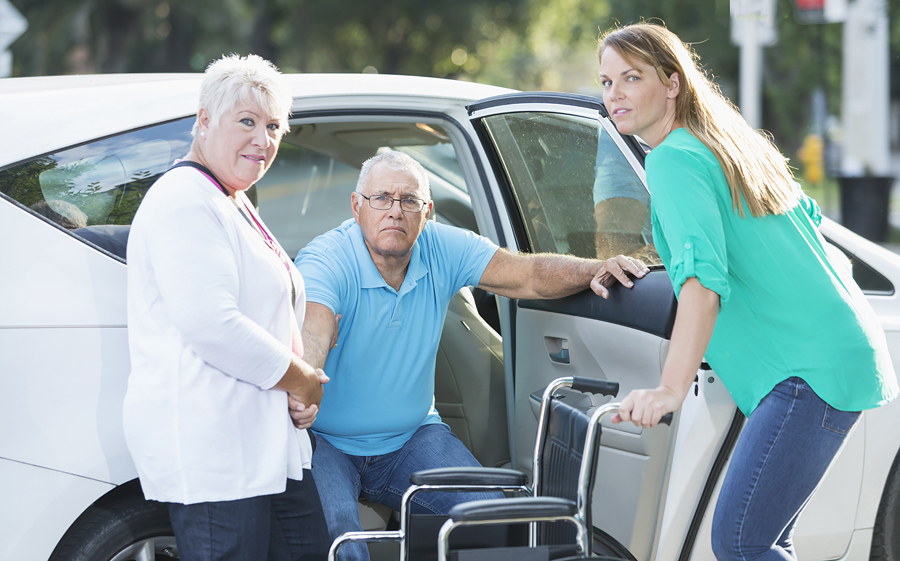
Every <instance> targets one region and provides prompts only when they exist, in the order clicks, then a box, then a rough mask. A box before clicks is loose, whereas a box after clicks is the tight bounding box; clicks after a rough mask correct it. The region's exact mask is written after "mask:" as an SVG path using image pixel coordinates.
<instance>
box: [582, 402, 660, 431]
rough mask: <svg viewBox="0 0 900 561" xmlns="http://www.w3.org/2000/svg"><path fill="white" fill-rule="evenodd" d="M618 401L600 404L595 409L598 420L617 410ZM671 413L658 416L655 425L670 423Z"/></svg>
mask: <svg viewBox="0 0 900 561" xmlns="http://www.w3.org/2000/svg"><path fill="white" fill-rule="evenodd" d="M619 405H620V404H619V403H607V404H606V405H601V406H600V408H599V409H598V410H597V413H596V415H597V416H598V420H599V419H602V418H604V417H606V416H607V415H614V414H616V413H618V412H619ZM673 416H674V415H673V414H672V413H666V414H665V415H663V416H662V417H660V418H659V423H657V425H669V426H671V425H672V419H673Z"/></svg>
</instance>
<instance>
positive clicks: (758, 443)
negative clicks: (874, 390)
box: [712, 377, 860, 561]
mask: <svg viewBox="0 0 900 561" xmlns="http://www.w3.org/2000/svg"><path fill="white" fill-rule="evenodd" d="M859 416H860V413H859V412H846V411H838V410H837V409H834V408H832V407H831V406H829V405H828V404H827V403H825V402H824V401H822V399H821V398H820V397H819V396H818V395H816V393H815V392H814V391H813V390H812V388H810V387H809V385H808V384H807V383H806V382H804V381H803V380H802V379H800V378H796V377H793V378H788V379H787V380H785V381H783V382H781V383H780V384H778V385H777V386H775V387H774V388H773V389H772V391H771V392H769V393H768V394H767V395H766V397H764V398H763V400H762V401H761V402H760V404H759V407H757V409H756V410H755V411H754V412H753V414H752V415H750V419H749V420H748V421H747V424H746V426H745V427H744V431H743V433H741V437H740V439H739V440H738V443H737V446H735V449H734V454H733V455H732V457H731V463H730V464H729V468H728V473H727V474H726V475H725V481H724V482H723V484H722V490H721V492H720V493H719V501H718V504H717V505H716V513H715V516H714V517H713V525H712V547H713V553H714V554H715V556H716V559H718V560H719V561H730V560H739V561H757V560H759V561H792V560H796V559H797V556H796V554H795V553H794V546H793V532H794V525H795V524H796V522H797V518H798V517H799V516H800V512H801V511H802V510H803V507H805V506H806V504H807V503H808V502H809V499H810V497H812V494H813V493H814V492H815V490H816V488H817V487H818V486H819V483H820V482H821V481H822V478H824V477H825V473H826V472H827V471H828V468H829V467H830V466H831V464H832V462H833V461H834V459H835V458H836V457H837V455H838V453H839V452H840V451H841V447H842V446H843V445H844V441H846V439H847V437H848V436H849V435H850V433H851V431H852V430H853V428H854V427H855V426H856V422H857V421H858V419H859Z"/></svg>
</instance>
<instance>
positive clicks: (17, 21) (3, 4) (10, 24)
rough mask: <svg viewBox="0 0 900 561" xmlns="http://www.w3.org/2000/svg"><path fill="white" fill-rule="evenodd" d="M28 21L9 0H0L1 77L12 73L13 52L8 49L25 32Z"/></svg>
mask: <svg viewBox="0 0 900 561" xmlns="http://www.w3.org/2000/svg"><path fill="white" fill-rule="evenodd" d="M26 29H28V21H27V20H26V19H25V18H24V17H22V14H20V13H19V11H18V10H16V8H15V6H13V5H12V4H10V3H9V0H0V78H6V77H7V76H9V75H10V74H12V53H11V52H8V51H7V50H6V49H8V48H9V46H10V45H12V44H13V42H14V41H15V40H16V39H18V38H19V36H20V35H22V34H23V33H25V30H26Z"/></svg>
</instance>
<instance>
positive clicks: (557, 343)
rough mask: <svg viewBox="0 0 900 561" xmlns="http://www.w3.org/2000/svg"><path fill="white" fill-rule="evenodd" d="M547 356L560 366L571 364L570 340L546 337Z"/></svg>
mask: <svg viewBox="0 0 900 561" xmlns="http://www.w3.org/2000/svg"><path fill="white" fill-rule="evenodd" d="M544 345H545V346H546V347H547V356H549V357H550V360H552V361H553V362H557V363H559V364H569V340H568V339H562V338H560V337H544Z"/></svg>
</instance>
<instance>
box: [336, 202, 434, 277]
mask: <svg viewBox="0 0 900 561" xmlns="http://www.w3.org/2000/svg"><path fill="white" fill-rule="evenodd" d="M350 220H353V219H352V218H351V219H350ZM348 234H349V236H350V243H351V244H352V245H353V252H354V253H355V254H356V260H357V262H358V263H359V284H360V288H382V287H384V288H389V289H391V290H393V288H392V287H391V286H390V285H389V284H388V283H386V282H385V280H384V277H382V276H381V273H380V272H378V267H376V266H375V262H374V261H372V255H371V254H369V248H368V247H366V241H365V239H364V238H363V234H362V228H360V227H359V224H357V223H356V221H355V220H354V221H353V224H351V225H350V229H349V231H348ZM426 274H428V268H427V267H426V266H425V264H424V263H423V262H422V235H419V239H418V240H416V245H414V246H413V249H412V255H411V256H410V258H409V268H407V270H406V276H405V277H404V278H403V285H401V286H400V291H399V294H403V293H405V292H407V291H409V290H412V289H413V288H414V287H415V286H416V281H418V280H419V279H421V278H422V277H424V276H425V275H426Z"/></svg>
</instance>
